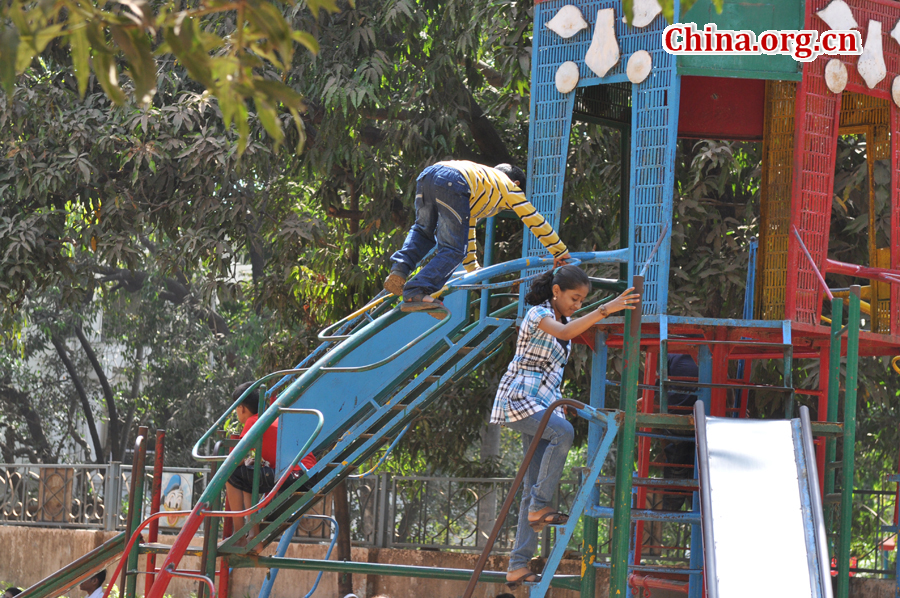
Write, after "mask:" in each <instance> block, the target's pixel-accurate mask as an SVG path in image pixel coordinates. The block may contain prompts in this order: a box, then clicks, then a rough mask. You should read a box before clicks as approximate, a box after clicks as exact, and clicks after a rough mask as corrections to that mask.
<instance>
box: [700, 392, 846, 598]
mask: <svg viewBox="0 0 900 598" xmlns="http://www.w3.org/2000/svg"><path fill="white" fill-rule="evenodd" d="M694 421H695V426H696V436H697V463H698V465H699V478H700V510H701V512H702V527H703V546H704V560H705V565H706V567H705V585H706V592H707V596H708V597H709V598H744V597H746V598H751V597H753V598H757V597H759V596H767V597H769V598H780V597H785V598H787V597H790V598H805V597H811V598H831V597H832V588H831V575H830V567H829V560H828V546H827V544H826V542H827V540H826V537H825V524H824V519H823V515H822V501H821V494H820V492H819V480H818V477H817V473H816V469H815V453H814V451H813V442H812V433H811V429H810V421H809V411H808V410H807V408H806V407H801V408H800V419H791V420H747V419H735V418H728V417H725V418H722V417H707V416H706V412H705V408H704V405H703V402H702V401H697V403H696V404H695V405H694Z"/></svg>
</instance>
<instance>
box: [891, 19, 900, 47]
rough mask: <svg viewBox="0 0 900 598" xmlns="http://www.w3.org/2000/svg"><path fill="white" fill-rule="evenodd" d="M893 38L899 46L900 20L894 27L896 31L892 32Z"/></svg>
mask: <svg viewBox="0 0 900 598" xmlns="http://www.w3.org/2000/svg"><path fill="white" fill-rule="evenodd" d="M891 37H893V38H894V39H895V40H896V41H897V43H898V44H900V19H897V24H896V25H894V30H893V31H891Z"/></svg>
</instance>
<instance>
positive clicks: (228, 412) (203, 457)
mask: <svg viewBox="0 0 900 598" xmlns="http://www.w3.org/2000/svg"><path fill="white" fill-rule="evenodd" d="M307 370H309V368H300V369H292V370H278V371H277V372H272V373H271V374H266V375H265V376H263V377H262V378H260V379H259V380H257V381H256V382H254V383H253V384H251V385H250V387H249V388H247V390H245V391H244V392H243V393H241V396H239V397H238V399H237V400H236V401H235V402H234V403H233V404H232V405H231V407H229V408H228V409H227V410H226V411H225V413H223V414H222V415H221V417H219V419H217V420H216V423H214V424H213V425H212V427H210V429H209V430H207V431H206V433H204V434H203V436H201V437H200V440H198V441H197V442H196V443H194V448H192V449H191V456H192V457H194V459H196V460H197V461H203V462H214V461H224V460H225V459H226V457H224V456H220V455H201V454H200V446H201V445H202V444H203V443H204V442H206V441H207V440H209V438H210V436H212V435H213V433H215V432H216V431H217V430H218V429H219V427H220V426H222V424H224V423H225V420H226V419H228V417H229V416H230V415H231V414H232V413H233V412H234V410H235V409H237V408H238V405H240V404H241V403H243V402H244V398H245V397H246V396H248V395H249V394H250V393H251V392H253V391H254V390H256V389H257V388H259V387H260V385H262V383H263V382H265V381H266V380H268V379H269V378H274V377H275V376H290V375H291V374H300V373H302V372H305V371H307Z"/></svg>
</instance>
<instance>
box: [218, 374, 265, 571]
mask: <svg viewBox="0 0 900 598" xmlns="http://www.w3.org/2000/svg"><path fill="white" fill-rule="evenodd" d="M256 412H257V413H265V412H266V385H265V384H263V385H262V386H260V387H259V404H258V405H257V406H256ZM265 436H266V433H265V432H263V433H262V434H261V435H260V437H259V440H258V441H257V443H256V447H255V448H256V458H255V459H253V484H252V485H251V486H250V490H251V492H250V504H251V505H255V504H256V503H258V502H259V479H260V478H261V477H262V460H263V459H262V446H263V438H265ZM272 466H273V467H274V466H275V464H274V463H273V464H272ZM201 587H202V586H201Z"/></svg>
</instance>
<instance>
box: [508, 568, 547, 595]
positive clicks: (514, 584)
mask: <svg viewBox="0 0 900 598" xmlns="http://www.w3.org/2000/svg"><path fill="white" fill-rule="evenodd" d="M531 577H533V578H534V579H530V578H531ZM540 579H541V578H540V577H538V574H537V573H532V572H531V571H529V572H528V573H524V574H522V575H520V576H519V577H517V578H515V579H511V580H510V581H507V582H506V587H508V588H509V589H510V590H515V589H516V588H518V587H519V586H520V585H522V584H523V583H537V582H539V581H540Z"/></svg>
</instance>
